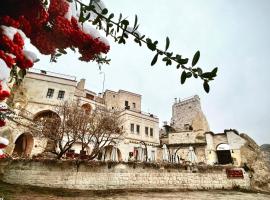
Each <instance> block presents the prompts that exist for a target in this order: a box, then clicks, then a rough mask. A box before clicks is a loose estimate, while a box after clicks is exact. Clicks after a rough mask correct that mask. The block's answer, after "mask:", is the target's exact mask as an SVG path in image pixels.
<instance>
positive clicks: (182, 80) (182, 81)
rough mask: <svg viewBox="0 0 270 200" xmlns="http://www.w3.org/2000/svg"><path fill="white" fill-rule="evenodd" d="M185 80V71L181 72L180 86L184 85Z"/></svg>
mask: <svg viewBox="0 0 270 200" xmlns="http://www.w3.org/2000/svg"><path fill="white" fill-rule="evenodd" d="M186 78H187V73H186V71H183V72H182V74H181V84H184V83H185V81H186Z"/></svg>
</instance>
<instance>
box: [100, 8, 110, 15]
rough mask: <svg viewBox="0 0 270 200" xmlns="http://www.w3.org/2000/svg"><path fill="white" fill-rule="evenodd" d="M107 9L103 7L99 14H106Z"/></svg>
mask: <svg viewBox="0 0 270 200" xmlns="http://www.w3.org/2000/svg"><path fill="white" fill-rule="evenodd" d="M108 12H109V11H108V9H107V8H104V9H103V10H102V11H101V14H102V15H107V14H108Z"/></svg>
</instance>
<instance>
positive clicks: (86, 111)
mask: <svg viewBox="0 0 270 200" xmlns="http://www.w3.org/2000/svg"><path fill="white" fill-rule="evenodd" d="M82 109H84V111H85V113H86V114H90V113H91V111H92V106H91V105H90V104H89V103H86V104H83V105H82Z"/></svg>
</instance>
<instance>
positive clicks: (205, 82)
mask: <svg viewBox="0 0 270 200" xmlns="http://www.w3.org/2000/svg"><path fill="white" fill-rule="evenodd" d="M203 88H204V90H205V92H206V93H209V91H210V87H209V84H208V81H204V82H203Z"/></svg>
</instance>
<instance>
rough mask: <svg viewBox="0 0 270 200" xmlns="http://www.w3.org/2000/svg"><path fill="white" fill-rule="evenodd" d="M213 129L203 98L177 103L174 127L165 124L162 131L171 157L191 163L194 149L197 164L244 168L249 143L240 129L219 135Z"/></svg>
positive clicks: (163, 140) (174, 111) (196, 97)
mask: <svg viewBox="0 0 270 200" xmlns="http://www.w3.org/2000/svg"><path fill="white" fill-rule="evenodd" d="M209 130H210V129H209V125H208V122H207V119H206V117H205V115H204V113H203V111H202V109H201V104H200V98H199V96H197V95H195V96H192V97H190V98H186V99H183V100H179V101H177V100H175V103H174V104H173V106H172V118H171V124H170V125H167V124H165V125H164V128H163V130H162V131H161V144H162V145H163V144H165V145H166V146H167V148H168V149H169V154H170V156H171V157H172V158H173V159H174V160H175V158H178V159H180V162H181V161H182V162H185V161H189V160H190V158H189V153H190V149H192V150H194V153H195V155H196V162H197V163H206V164H210V165H213V164H233V165H235V166H240V165H242V164H243V162H242V160H241V150H240V149H241V147H242V146H243V145H244V144H245V143H246V141H245V139H244V138H242V137H241V136H240V135H239V134H238V132H237V131H236V130H225V131H224V133H218V134H214V133H213V132H210V131H209ZM159 158H160V157H159Z"/></svg>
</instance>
